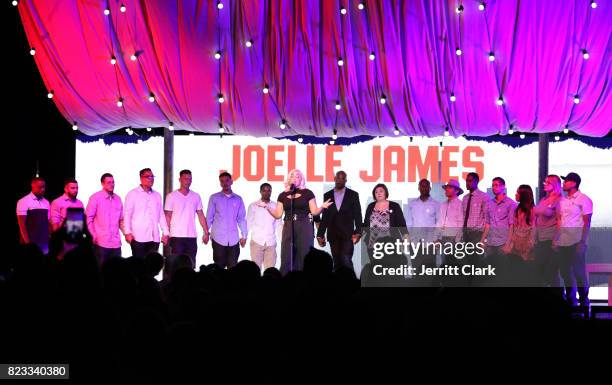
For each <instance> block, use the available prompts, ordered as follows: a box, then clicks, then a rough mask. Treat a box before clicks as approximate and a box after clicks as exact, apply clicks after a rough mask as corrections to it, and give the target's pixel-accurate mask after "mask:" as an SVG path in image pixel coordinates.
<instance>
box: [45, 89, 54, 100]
mask: <svg viewBox="0 0 612 385" xmlns="http://www.w3.org/2000/svg"><path fill="white" fill-rule="evenodd" d="M53 95H54V93H53V90H51V91H49V93H48V94H47V97H48V98H49V99H53Z"/></svg>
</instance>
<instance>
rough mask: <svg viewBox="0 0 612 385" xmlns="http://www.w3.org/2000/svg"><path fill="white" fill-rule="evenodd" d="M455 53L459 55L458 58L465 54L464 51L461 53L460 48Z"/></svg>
mask: <svg viewBox="0 0 612 385" xmlns="http://www.w3.org/2000/svg"><path fill="white" fill-rule="evenodd" d="M455 53H456V54H457V56H461V54H463V51H461V49H460V48H457V49H456V50H455Z"/></svg>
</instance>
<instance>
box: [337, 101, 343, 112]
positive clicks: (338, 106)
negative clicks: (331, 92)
mask: <svg viewBox="0 0 612 385" xmlns="http://www.w3.org/2000/svg"><path fill="white" fill-rule="evenodd" d="M341 108H342V106H341V105H340V102H336V110H338V111H339V110H340V109H341Z"/></svg>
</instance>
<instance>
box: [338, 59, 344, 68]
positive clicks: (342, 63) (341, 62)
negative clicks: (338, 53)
mask: <svg viewBox="0 0 612 385" xmlns="http://www.w3.org/2000/svg"><path fill="white" fill-rule="evenodd" d="M343 65H344V60H342V58H341V57H339V58H338V66H340V67H342V66H343Z"/></svg>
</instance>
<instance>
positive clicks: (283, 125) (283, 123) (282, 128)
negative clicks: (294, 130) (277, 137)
mask: <svg viewBox="0 0 612 385" xmlns="http://www.w3.org/2000/svg"><path fill="white" fill-rule="evenodd" d="M278 127H280V129H281V130H284V129H285V128H287V121H286V120H285V119H283V120H281V122H280V123H279V125H278Z"/></svg>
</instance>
